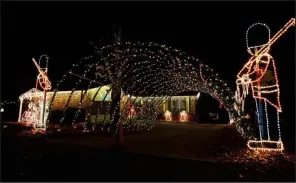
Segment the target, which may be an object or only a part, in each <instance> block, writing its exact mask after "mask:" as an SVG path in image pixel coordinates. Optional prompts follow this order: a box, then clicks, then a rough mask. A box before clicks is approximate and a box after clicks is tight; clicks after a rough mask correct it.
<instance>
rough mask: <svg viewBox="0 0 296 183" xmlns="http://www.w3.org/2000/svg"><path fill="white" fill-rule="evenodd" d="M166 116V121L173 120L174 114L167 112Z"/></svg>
mask: <svg viewBox="0 0 296 183" xmlns="http://www.w3.org/2000/svg"><path fill="white" fill-rule="evenodd" d="M164 116H165V120H166V121H171V120H172V113H171V112H170V111H165V113H164Z"/></svg>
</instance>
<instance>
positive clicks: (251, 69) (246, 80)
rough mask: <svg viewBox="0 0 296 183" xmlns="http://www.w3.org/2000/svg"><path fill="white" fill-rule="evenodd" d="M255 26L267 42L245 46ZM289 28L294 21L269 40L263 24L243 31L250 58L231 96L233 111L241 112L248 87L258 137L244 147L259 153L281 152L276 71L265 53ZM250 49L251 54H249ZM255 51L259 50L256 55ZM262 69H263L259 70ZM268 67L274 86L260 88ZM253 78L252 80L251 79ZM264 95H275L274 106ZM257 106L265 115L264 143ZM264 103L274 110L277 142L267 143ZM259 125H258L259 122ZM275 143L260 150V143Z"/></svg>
mask: <svg viewBox="0 0 296 183" xmlns="http://www.w3.org/2000/svg"><path fill="white" fill-rule="evenodd" d="M255 26H264V27H265V28H267V30H268V42H267V43H266V44H261V45H256V46H249V40H248V34H249V30H250V29H251V28H253V27H255ZM292 26H295V18H292V19H291V20H290V21H289V22H288V23H287V24H286V25H284V27H283V28H282V29H280V30H279V31H278V32H277V33H276V34H275V35H274V36H273V37H272V38H271V37H270V29H269V27H268V26H267V25H266V24H262V23H256V24H253V25H252V26H250V27H249V28H248V30H247V34H246V43H247V51H248V53H250V54H251V55H252V57H251V58H250V59H249V60H248V62H247V63H246V64H245V65H244V67H243V69H242V70H240V72H239V73H238V75H237V80H236V84H237V90H236V93H235V99H236V101H237V103H238V104H239V105H240V106H237V110H238V111H239V110H240V111H242V112H243V111H244V102H245V98H246V97H247V95H248V94H249V86H251V90H252V96H253V98H254V99H255V104H256V114H257V118H258V122H259V123H258V124H259V135H260V140H259V141H254V140H249V141H248V147H249V148H250V149H254V150H262V151H266V150H267V151H282V150H283V149H284V147H283V144H282V141H281V131H280V122H279V113H280V112H282V107H281V104H280V87H279V81H278V74H277V71H276V66H275V61H274V59H273V57H272V56H271V55H270V54H269V53H268V52H269V51H270V47H271V46H272V45H273V44H274V43H275V42H276V41H277V40H278V39H279V38H280V37H281V36H282V35H283V34H284V33H285V32H286V31H287V30H288V29H289V28H290V27H292ZM252 49H254V50H255V52H254V53H253V52H252ZM257 49H259V50H258V51H257ZM260 66H261V67H263V69H262V68H261V67H260ZM269 67H272V68H273V73H274V75H275V84H273V85H268V86H261V84H260V83H261V81H262V80H263V77H264V76H265V75H266V74H267V70H268V68H269ZM253 78H255V79H253ZM263 94H264V96H267V95H268V94H276V100H277V101H276V103H273V102H271V101H270V100H269V99H267V98H266V97H264V96H262V95H263ZM257 100H259V105H260V106H261V101H262V100H263V101H264V104H265V115H266V123H267V128H266V129H267V136H268V140H267V141H266V140H262V137H263V133H264V129H263V126H261V125H263V117H262V115H261V111H260V110H259V109H258V102H257ZM267 103H268V104H270V105H271V106H273V107H274V108H276V111H277V126H278V133H279V134H278V141H270V132H269V118H268V109H267ZM261 121H262V122H261ZM260 123H262V124H260ZM266 142H268V143H277V144H278V145H277V148H265V147H263V143H266ZM250 143H261V147H256V148H253V147H251V146H250Z"/></svg>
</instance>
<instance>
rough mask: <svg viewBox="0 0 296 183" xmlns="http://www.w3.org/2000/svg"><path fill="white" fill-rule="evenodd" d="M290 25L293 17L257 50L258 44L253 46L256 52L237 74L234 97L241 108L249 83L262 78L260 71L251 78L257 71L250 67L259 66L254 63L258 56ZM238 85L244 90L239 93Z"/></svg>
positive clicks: (292, 22) (293, 19)
mask: <svg viewBox="0 0 296 183" xmlns="http://www.w3.org/2000/svg"><path fill="white" fill-rule="evenodd" d="M292 26H295V18H292V19H291V20H290V21H289V22H288V23H286V25H284V27H283V28H282V29H281V30H279V31H278V32H277V33H276V34H275V35H274V36H273V37H272V38H271V39H270V40H269V42H268V43H267V44H265V45H262V47H261V48H260V49H259V50H257V47H258V46H257V47H254V48H255V51H256V53H255V54H254V55H253V56H252V57H251V58H250V59H249V60H248V62H247V63H246V64H245V65H244V67H243V68H242V69H241V70H240V72H239V73H238V74H237V80H236V85H237V91H236V99H237V102H238V103H240V104H241V105H242V108H243V103H244V98H245V97H246V95H247V94H248V87H249V84H251V83H258V82H259V81H260V79H261V78H262V77H261V76H263V73H261V76H259V77H257V78H256V79H255V80H252V79H251V78H252V77H251V75H253V74H254V75H257V76H258V73H257V72H256V71H257V69H252V67H258V66H259V65H258V63H256V61H258V58H261V57H262V56H263V55H264V54H266V53H267V52H268V51H269V49H270V47H271V45H272V44H274V43H275V41H277V40H278V39H279V38H280V37H281V36H282V35H283V34H284V33H285V32H286V31H287V30H288V29H289V28H290V27H292ZM248 49H250V48H248ZM249 51H250V50H249ZM267 66H268V65H267V64H266V67H265V68H264V69H263V70H262V71H263V72H265V71H266V70H267ZM240 86H241V87H242V90H243V91H245V92H243V93H242V94H241V91H240ZM241 110H242V111H243V109H241Z"/></svg>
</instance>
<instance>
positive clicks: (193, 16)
mask: <svg viewBox="0 0 296 183" xmlns="http://www.w3.org/2000/svg"><path fill="white" fill-rule="evenodd" d="M294 7H295V2H292V1H291V2H281V1H279V2H267V1H263V2H257V1H256V2H255V1H254V2H253V1H250V2H213V1H209V2H5V3H3V2H2V7H1V8H2V10H1V13H2V15H1V18H2V20H1V22H2V25H1V28H2V29H1V33H2V34H1V39H2V40H1V42H2V46H1V48H2V50H1V56H2V57H1V69H2V70H1V74H2V75H1V79H2V81H1V91H2V92H1V94H2V96H1V100H2V101H5V100H6V101H15V100H17V98H18V96H19V95H20V94H22V93H24V92H26V91H27V90H29V89H31V88H33V87H34V86H35V81H36V76H37V70H36V68H35V66H34V65H33V62H32V60H31V59H32V57H35V59H38V58H39V56H40V55H42V54H43V53H45V54H48V55H49V57H50V60H49V78H50V80H51V82H52V84H53V88H55V86H56V83H57V82H58V81H59V79H61V77H62V75H63V74H64V73H65V72H66V71H67V70H69V69H70V67H71V65H72V64H73V63H75V62H77V61H78V60H79V59H80V58H82V57H84V56H88V55H90V54H91V53H93V52H94V48H93V46H91V45H90V44H89V41H93V42H95V43H97V42H98V41H99V40H100V39H103V42H105V43H110V42H111V41H112V35H113V25H114V24H115V25H117V27H119V26H120V27H121V28H122V36H123V40H124V41H125V40H135V41H153V42H157V43H161V44H166V45H171V46H172V47H175V48H178V49H181V50H183V51H185V52H188V53H189V54H190V55H193V56H195V57H197V58H199V59H200V60H203V61H204V62H205V63H206V64H208V65H209V66H210V67H211V68H213V69H214V70H215V71H216V72H217V73H219V75H220V77H221V78H222V79H223V80H224V81H226V82H227V83H228V84H229V85H230V86H231V87H233V90H234V86H235V77H236V74H237V73H238V71H239V70H240V68H242V66H243V65H244V63H245V62H246V61H247V59H248V58H249V55H248V53H247V50H246V41H245V33H246V30H247V28H248V27H249V26H250V25H251V24H253V23H256V22H262V23H266V24H267V25H268V26H269V27H270V29H271V35H274V34H275V33H276V32H277V31H278V30H279V29H280V28H282V26H283V25H284V24H286V22H288V21H289V20H290V19H291V18H292V17H295V9H294ZM263 36H266V34H264V35H263ZM255 40H256V39H255ZM294 50H295V28H290V30H289V31H288V32H287V33H286V34H285V35H284V36H283V37H282V38H281V39H280V40H279V41H278V42H276V44H274V46H273V47H272V51H271V54H272V56H273V57H274V59H275V61H276V65H277V68H278V71H279V80H280V85H281V89H282V91H281V99H282V105H283V110H284V114H285V116H291V117H293V118H294V112H295V110H294V101H295V98H294V93H295V85H294V83H295V80H294V78H295V65H294V61H295V51H294ZM291 97H292V98H291ZM285 111H286V112H285ZM292 121H293V122H294V120H292Z"/></svg>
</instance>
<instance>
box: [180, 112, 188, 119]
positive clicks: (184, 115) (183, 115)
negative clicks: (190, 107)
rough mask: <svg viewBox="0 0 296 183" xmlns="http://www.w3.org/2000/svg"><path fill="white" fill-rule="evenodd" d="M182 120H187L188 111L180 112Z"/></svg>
mask: <svg viewBox="0 0 296 183" xmlns="http://www.w3.org/2000/svg"><path fill="white" fill-rule="evenodd" d="M180 121H187V113H186V111H182V112H180Z"/></svg>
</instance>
